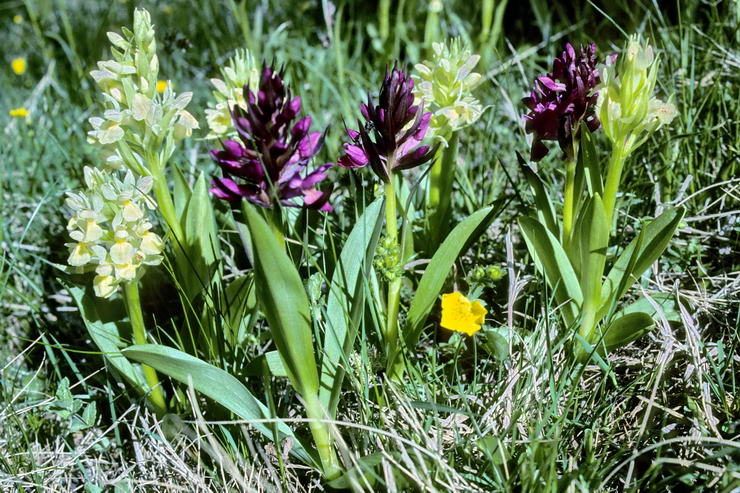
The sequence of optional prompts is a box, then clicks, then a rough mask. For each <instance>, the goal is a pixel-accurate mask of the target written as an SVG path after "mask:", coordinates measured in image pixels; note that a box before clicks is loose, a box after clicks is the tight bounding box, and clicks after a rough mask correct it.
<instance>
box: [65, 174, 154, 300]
mask: <svg viewBox="0 0 740 493" xmlns="http://www.w3.org/2000/svg"><path fill="white" fill-rule="evenodd" d="M84 175H85V185H86V187H87V188H86V189H84V190H81V191H78V192H69V193H67V200H66V204H67V207H69V208H70V209H71V210H72V213H73V214H72V217H70V219H69V222H68V223H67V231H68V232H69V236H70V238H71V239H72V240H73V241H72V242H71V243H67V247H69V251H70V254H69V258H68V259H67V262H68V263H69V265H70V266H72V267H73V268H75V269H76V270H77V271H80V272H86V271H92V270H94V271H95V273H96V276H95V279H94V280H93V287H94V290H95V294H96V295H97V296H100V297H101V298H109V297H110V296H111V295H113V293H115V292H116V289H117V288H118V286H119V285H120V284H121V283H127V282H132V281H135V280H136V279H137V278H138V277H140V276H141V274H142V272H143V266H147V265H158V264H160V263H161V262H162V248H163V242H162V239H161V238H160V237H159V236H158V235H157V234H156V233H154V232H152V231H151V230H152V223H151V222H150V220H149V218H148V217H147V211H148V210H152V209H154V207H155V204H154V201H153V200H152V199H151V198H150V197H149V196H148V193H149V192H150V190H151V188H152V178H151V177H149V176H146V177H141V178H139V179H138V180H137V179H136V178H134V175H133V173H132V172H131V171H128V172H126V175H125V176H124V178H123V180H120V179H119V178H118V177H117V176H116V175H117V172H115V171H113V172H109V171H103V170H100V169H97V168H91V167H89V166H85V168H84Z"/></svg>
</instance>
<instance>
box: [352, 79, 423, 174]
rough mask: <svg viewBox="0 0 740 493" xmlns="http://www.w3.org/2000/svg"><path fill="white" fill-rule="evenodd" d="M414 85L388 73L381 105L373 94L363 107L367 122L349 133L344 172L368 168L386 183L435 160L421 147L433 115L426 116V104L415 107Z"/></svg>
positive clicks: (358, 123) (381, 94) (379, 100)
mask: <svg viewBox="0 0 740 493" xmlns="http://www.w3.org/2000/svg"><path fill="white" fill-rule="evenodd" d="M413 90H414V81H413V80H412V79H411V77H409V76H408V75H406V74H405V73H404V72H403V71H402V70H399V69H397V68H396V67H393V69H392V70H391V72H390V73H389V72H388V70H387V69H386V73H385V79H384V80H383V85H382V87H381V89H380V95H379V98H378V105H373V100H372V97H371V96H370V94H368V96H367V103H365V104H360V112H361V113H362V116H363V118H364V119H365V124H364V125H363V123H362V121H360V120H358V121H357V126H358V127H359V130H350V129H347V135H348V136H349V140H350V141H349V142H347V143H345V144H344V155H343V156H342V157H341V158H339V161H338V162H337V164H338V165H339V166H342V167H344V168H361V167H364V166H367V165H368V164H369V165H370V167H371V168H372V170H373V171H374V172H375V174H376V175H378V177H380V179H381V180H383V181H384V182H386V183H387V182H388V181H389V180H390V176H391V173H392V172H393V171H394V170H402V169H409V168H414V167H416V166H419V165H421V164H424V163H426V162H427V161H429V160H430V159H432V158H433V157H434V154H435V152H436V146H435V147H434V148H432V147H430V146H428V145H421V141H422V140H423V139H424V136H425V135H426V133H427V130H428V129H429V121H430V119H431V117H432V114H431V113H424V105H423V103H422V104H421V105H418V106H414V92H413Z"/></svg>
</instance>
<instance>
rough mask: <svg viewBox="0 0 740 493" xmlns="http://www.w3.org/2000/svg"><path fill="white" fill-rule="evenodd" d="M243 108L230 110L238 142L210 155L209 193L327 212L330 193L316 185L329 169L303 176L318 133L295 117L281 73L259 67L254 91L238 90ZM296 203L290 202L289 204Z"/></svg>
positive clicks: (296, 104) (297, 104)
mask: <svg viewBox="0 0 740 493" xmlns="http://www.w3.org/2000/svg"><path fill="white" fill-rule="evenodd" d="M243 100H244V102H245V103H244V107H241V106H239V104H234V105H233V106H232V108H231V112H232V118H233V123H234V127H235V129H236V132H237V134H238V136H239V139H240V140H241V142H237V141H236V140H225V141H224V142H223V149H218V150H213V151H211V155H212V156H213V159H214V160H215V161H216V163H217V164H218V165H219V166H220V167H221V170H222V171H223V174H224V177H223V178H215V179H214V180H213V187H212V188H211V192H212V193H213V195H214V196H216V197H218V198H220V199H223V200H227V201H230V202H236V203H238V202H240V201H241V199H242V198H244V199H246V200H248V201H249V202H251V203H253V204H256V205H258V206H261V207H268V208H270V207H273V206H274V203H275V202H279V203H280V204H281V205H284V206H292V207H295V206H303V207H306V208H310V209H320V210H323V211H331V210H332V206H331V204H330V203H329V195H330V193H331V192H330V190H324V191H322V190H319V189H318V188H316V185H317V184H319V183H320V182H322V181H323V180H325V179H326V177H327V175H326V171H327V170H328V169H329V168H330V167H331V166H332V164H331V163H329V164H324V165H321V166H319V167H318V168H316V169H315V170H313V171H311V172H309V173H307V172H306V170H307V166H308V163H309V161H310V160H311V159H312V158H313V157H314V156H316V154H317V153H318V152H319V150H320V149H321V146H322V144H323V138H322V134H321V132H311V122H312V119H311V117H310V116H304V117H302V118H298V115H299V114H300V111H301V98H300V97H294V98H293V97H291V94H290V91H289V90H288V89H287V87H286V86H285V83H284V80H283V74H282V73H280V72H278V71H276V70H274V69H273V68H272V67H269V66H264V67H263V68H262V75H261V77H260V81H259V87H258V88H257V87H255V88H254V89H250V87H249V86H247V85H245V86H244V88H243ZM298 198H300V199H302V200H301V201H300V202H296V201H295V199H298Z"/></svg>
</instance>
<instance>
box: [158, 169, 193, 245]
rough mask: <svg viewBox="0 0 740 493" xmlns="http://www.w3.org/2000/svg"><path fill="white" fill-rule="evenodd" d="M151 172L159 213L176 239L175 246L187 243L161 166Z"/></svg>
mask: <svg viewBox="0 0 740 493" xmlns="http://www.w3.org/2000/svg"><path fill="white" fill-rule="evenodd" d="M151 172H152V178H154V195H155V197H156V198H157V205H159V212H160V213H161V214H162V217H163V218H164V222H165V223H167V227H168V228H169V229H170V232H171V233H172V235H173V236H174V237H175V244H180V243H181V242H183V241H185V236H184V234H183V232H182V226H181V225H180V220H179V218H178V217H177V213H176V212H175V203H174V202H173V201H172V195H170V189H169V187H168V186H167V178H166V177H165V175H164V172H163V171H162V169H161V168H160V167H159V166H152V168H151Z"/></svg>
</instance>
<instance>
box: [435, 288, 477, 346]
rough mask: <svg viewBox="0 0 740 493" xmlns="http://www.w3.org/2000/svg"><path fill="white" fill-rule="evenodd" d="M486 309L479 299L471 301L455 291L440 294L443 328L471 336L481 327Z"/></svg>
mask: <svg viewBox="0 0 740 493" xmlns="http://www.w3.org/2000/svg"><path fill="white" fill-rule="evenodd" d="M486 313H488V311H487V310H486V309H485V308H483V305H481V303H480V301H477V300H476V301H473V302H471V301H470V300H469V299H467V298H466V297H465V296H463V295H462V294H460V293H459V292H457V291H455V292H454V293H447V294H443V295H442V322H441V323H440V325H442V327H444V328H445V329H449V330H454V331H455V332H464V333H466V334H467V335H469V336H472V335H473V334H475V333H476V332H478V331H479V330H480V329H481V326H482V325H483V323H484V321H485V316H486Z"/></svg>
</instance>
